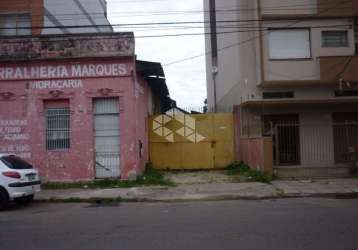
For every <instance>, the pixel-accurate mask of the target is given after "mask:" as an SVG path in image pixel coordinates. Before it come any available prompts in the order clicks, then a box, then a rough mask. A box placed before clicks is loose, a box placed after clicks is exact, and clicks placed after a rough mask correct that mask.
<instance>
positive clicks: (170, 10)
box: [107, 0, 206, 107]
mask: <svg viewBox="0 0 358 250" xmlns="http://www.w3.org/2000/svg"><path fill="white" fill-rule="evenodd" d="M107 2H108V18H109V21H110V22H111V24H112V25H115V24H128V23H130V24H133V23H137V24H138V23H153V22H161V23H162V22H180V21H203V13H201V12H197V13H188V11H202V9H203V6H202V5H203V0H180V1H178V0H107ZM180 11H186V12H185V13H184V14H183V13H178V12H180ZM168 26H170V27H163V25H160V26H158V25H157V26H151V27H143V26H140V27H128V28H123V27H115V31H134V32H135V35H136V54H137V56H138V59H139V60H147V61H156V62H161V63H162V64H166V63H170V62H173V61H177V60H180V59H183V58H187V57H190V56H193V55H198V54H203V53H204V51H205V45H204V36H181V37H155V38H141V36H148V35H167V34H183V33H203V32H204V30H203V28H202V27H201V26H202V25H201V24H190V25H189V26H191V27H193V26H194V28H193V29H188V27H184V28H183V25H182V24H181V25H178V24H176V25H175V26H180V27H176V28H173V25H168ZM158 29H161V30H158ZM164 70H165V74H166V79H167V84H168V87H169V91H170V95H171V97H172V98H173V99H174V100H176V101H177V103H178V105H179V106H181V107H201V106H203V102H204V99H205V98H206V83H205V81H206V80H205V57H199V58H196V59H193V60H189V61H186V62H182V63H177V64H173V65H170V66H165V67H164Z"/></svg>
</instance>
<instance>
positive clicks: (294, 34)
mask: <svg viewBox="0 0 358 250" xmlns="http://www.w3.org/2000/svg"><path fill="white" fill-rule="evenodd" d="M268 39H269V54H270V59H308V58H311V41H310V40H311V38H310V30H309V29H271V30H270V33H269V36H268Z"/></svg>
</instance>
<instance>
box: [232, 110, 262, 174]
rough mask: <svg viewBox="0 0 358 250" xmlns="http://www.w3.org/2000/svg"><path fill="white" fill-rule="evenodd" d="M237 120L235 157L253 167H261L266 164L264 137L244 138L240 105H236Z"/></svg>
mask: <svg viewBox="0 0 358 250" xmlns="http://www.w3.org/2000/svg"><path fill="white" fill-rule="evenodd" d="M234 122H235V159H236V160H237V161H243V162H244V163H246V164H248V165H249V166H250V167H251V168H254V169H258V170H259V169H261V168H263V166H264V151H263V150H264V146H263V138H244V137H241V131H240V107H239V106H235V107H234Z"/></svg>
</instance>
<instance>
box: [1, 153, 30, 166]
mask: <svg viewBox="0 0 358 250" xmlns="http://www.w3.org/2000/svg"><path fill="white" fill-rule="evenodd" d="M0 161H2V162H3V163H4V164H5V165H6V166H7V167H8V168H11V169H32V165H31V164H30V163H28V162H26V161H24V160H23V159H21V158H19V157H17V156H15V155H7V156H3V157H1V158H0Z"/></svg>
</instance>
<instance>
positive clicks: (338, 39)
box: [322, 30, 348, 47]
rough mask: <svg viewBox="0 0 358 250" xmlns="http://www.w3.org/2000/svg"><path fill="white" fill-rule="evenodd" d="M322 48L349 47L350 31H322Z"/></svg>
mask: <svg viewBox="0 0 358 250" xmlns="http://www.w3.org/2000/svg"><path fill="white" fill-rule="evenodd" d="M322 47H348V31H346V30H327V31H322Z"/></svg>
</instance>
